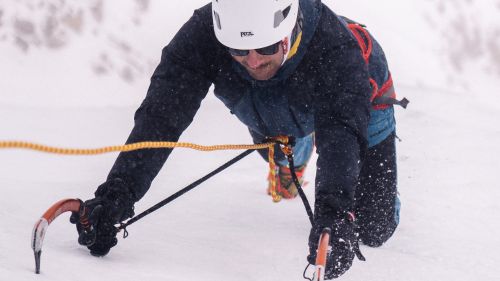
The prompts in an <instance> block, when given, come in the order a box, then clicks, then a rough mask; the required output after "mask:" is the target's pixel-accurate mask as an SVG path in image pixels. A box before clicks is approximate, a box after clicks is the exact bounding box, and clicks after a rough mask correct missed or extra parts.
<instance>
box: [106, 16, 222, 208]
mask: <svg viewBox="0 0 500 281" xmlns="http://www.w3.org/2000/svg"><path fill="white" fill-rule="evenodd" d="M205 10H206V9H205ZM205 14H206V13H205ZM209 15H210V14H209ZM207 22H210V24H207ZM210 25H211V19H210V21H207V17H206V15H205V16H203V15H202V14H201V12H200V10H197V11H195V13H194V15H193V16H192V17H191V18H190V19H189V21H188V22H187V23H185V24H184V26H183V27H182V28H181V29H180V30H179V31H178V33H177V34H176V35H175V37H174V38H173V39H172V41H171V42H170V43H169V44H168V45H167V46H166V47H165V48H164V49H163V52H162V56H161V62H160V64H159V65H158V67H157V68H156V70H155V72H154V74H153V76H152V78H151V84H150V86H149V89H148V92H147V96H146V98H145V99H144V101H143V102H142V104H141V106H140V107H139V109H138V110H137V111H136V113H135V118H134V121H135V125H134V128H133V130H132V132H131V134H130V136H129V138H128V140H127V143H134V142H140V141H174V142H175V141H177V140H178V139H179V137H180V135H181V133H182V132H183V131H184V130H185V129H186V128H187V127H188V126H189V124H190V123H191V122H192V120H193V118H194V116H195V114H196V112H197V110H198V108H199V107H200V103H201V101H202V100H203V99H204V97H205V96H206V94H207V91H208V89H209V87H210V85H211V84H212V81H213V78H212V77H211V75H212V74H211V73H215V72H216V71H213V70H212V69H211V68H213V67H214V64H213V63H212V60H213V53H214V51H213V50H212V49H211V48H214V45H215V44H213V42H214V41H213V38H212V37H213V35H212V34H213V31H212V28H211V26H210ZM209 54H211V55H209ZM171 151H172V149H146V150H139V151H133V152H124V153H121V154H120V155H119V156H118V158H117V160H116V162H115V164H114V165H113V167H112V169H111V172H110V173H109V175H108V178H107V181H112V180H113V179H117V178H119V179H121V180H122V181H123V182H124V183H125V185H126V187H127V188H128V189H129V191H130V192H131V193H132V194H133V197H134V198H135V200H136V201H138V200H139V199H140V198H141V197H142V196H144V194H145V193H146V192H147V190H148V189H149V187H150V185H151V182H152V181H153V179H154V178H155V177H156V175H157V174H158V172H159V171H160V169H161V168H162V166H163V164H164V163H165V161H166V160H167V158H168V156H169V154H170V153H171Z"/></svg>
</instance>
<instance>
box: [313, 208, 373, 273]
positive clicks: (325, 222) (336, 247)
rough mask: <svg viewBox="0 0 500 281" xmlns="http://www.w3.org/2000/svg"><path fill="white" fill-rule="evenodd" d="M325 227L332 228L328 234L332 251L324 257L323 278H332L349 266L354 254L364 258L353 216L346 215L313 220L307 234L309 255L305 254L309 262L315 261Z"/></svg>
mask: <svg viewBox="0 0 500 281" xmlns="http://www.w3.org/2000/svg"><path fill="white" fill-rule="evenodd" d="M325 227H328V228H330V229H331V230H332V231H331V235H330V246H332V251H331V252H329V253H328V256H327V259H326V268H325V279H333V278H337V277H339V276H341V275H342V274H344V273H345V272H346V271H347V270H349V268H351V265H352V261H353V260H354V256H355V255H356V256H357V257H358V259H360V260H363V261H364V260H365V258H364V257H363V255H362V254H361V252H360V250H359V245H358V235H357V234H356V232H355V227H354V221H353V217H351V215H346V217H345V218H337V219H332V218H322V219H316V220H315V223H314V226H313V227H312V229H311V233H310V234H309V256H307V261H308V262H309V263H310V264H315V262H316V251H317V249H318V242H319V236H320V234H321V232H322V230H323V229H324V228H325Z"/></svg>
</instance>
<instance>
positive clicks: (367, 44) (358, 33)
mask: <svg viewBox="0 0 500 281" xmlns="http://www.w3.org/2000/svg"><path fill="white" fill-rule="evenodd" d="M343 19H344V20H345V21H346V22H347V27H348V28H349V30H351V33H352V34H353V35H354V37H355V38H356V40H357V41H358V44H359V47H360V48H361V53H362V55H363V59H364V60H365V63H366V64H367V65H369V63H370V58H371V55H372V51H373V40H372V37H371V36H370V34H369V33H368V31H367V30H366V26H364V25H362V24H359V23H357V22H355V21H353V20H350V19H348V18H345V17H343ZM370 76H371V74H370ZM370 85H371V86H372V94H371V97H370V102H371V103H372V106H373V109H375V110H382V109H386V108H388V107H389V106H391V105H394V104H396V105H399V106H401V107H403V108H406V106H407V105H408V103H409V102H410V101H409V100H408V99H406V98H403V99H402V100H397V99H396V91H395V89H394V83H393V81H392V76H391V73H390V72H389V75H388V77H387V80H386V81H385V82H384V83H383V84H382V85H381V86H380V87H379V85H378V84H377V82H376V81H375V79H374V78H373V77H370Z"/></svg>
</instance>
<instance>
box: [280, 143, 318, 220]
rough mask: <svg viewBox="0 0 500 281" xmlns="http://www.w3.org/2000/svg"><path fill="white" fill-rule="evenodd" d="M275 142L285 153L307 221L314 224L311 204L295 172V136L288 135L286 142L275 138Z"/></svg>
mask: <svg viewBox="0 0 500 281" xmlns="http://www.w3.org/2000/svg"><path fill="white" fill-rule="evenodd" d="M277 143H278V144H279V145H280V147H281V151H283V153H284V154H285V155H286V158H287V160H288V166H289V167H290V173H291V175H292V180H293V183H294V184H295V186H296V187H297V191H298V192H299V196H300V199H301V200H302V203H303V204H304V208H305V209H306V213H307V216H308V217H309V221H310V222H311V225H314V214H313V211H312V209H311V205H310V204H309V200H307V196H306V194H305V193H304V190H303V189H302V184H301V183H300V181H299V178H298V177H297V173H296V172H295V163H294V160H293V149H292V147H293V146H294V145H295V138H293V137H288V139H287V141H286V142H282V141H280V140H277Z"/></svg>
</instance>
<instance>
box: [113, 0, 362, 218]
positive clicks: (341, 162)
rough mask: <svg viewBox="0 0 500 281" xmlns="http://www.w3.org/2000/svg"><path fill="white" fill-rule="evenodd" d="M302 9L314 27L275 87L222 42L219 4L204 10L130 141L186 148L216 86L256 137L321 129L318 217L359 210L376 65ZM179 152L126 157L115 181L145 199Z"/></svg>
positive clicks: (323, 11)
mask: <svg viewBox="0 0 500 281" xmlns="http://www.w3.org/2000/svg"><path fill="white" fill-rule="evenodd" d="M300 5H301V9H302V12H303V13H304V20H305V22H304V30H303V37H302V41H301V44H300V46H299V49H298V52H297V54H296V55H295V56H294V57H292V58H291V59H290V60H289V61H288V62H287V63H286V64H285V65H284V66H283V67H282V68H281V69H280V70H279V71H278V73H277V74H276V76H275V77H274V78H272V79H270V80H268V81H257V80H254V79H252V78H251V77H250V76H249V75H248V74H247V73H246V71H245V70H244V69H243V68H242V67H241V66H240V65H239V64H238V63H236V62H235V61H234V60H233V59H232V57H231V56H230V55H229V53H228V52H227V50H226V48H225V47H224V46H223V45H221V44H220V43H219V42H218V41H217V39H216V38H215V34H214V31H213V26H212V17H211V5H210V4H209V5H206V6H204V7H202V8H200V9H198V10H196V11H195V12H194V15H193V16H192V17H191V19H190V20H189V21H188V22H186V23H185V24H184V26H183V27H182V28H181V29H180V30H179V32H178V33H177V34H176V35H175V37H174V38H173V40H172V41H171V42H170V43H169V44H168V46H166V47H165V48H164V50H163V53H162V58H161V62H160V64H159V65H158V67H157V68H156V70H155V72H154V74H153V77H152V78H151V85H150V87H149V90H148V93H147V96H146V98H145V100H144V101H143V103H142V104H141V106H140V107H139V109H138V110H137V112H136V114H135V126H134V129H133V131H132V133H131V135H130V137H129V139H128V140H127V143H132V142H138V141H177V140H178V139H179V137H180V135H181V133H182V132H183V131H184V130H185V129H186V128H187V127H188V126H189V124H190V123H191V121H192V120H193V117H194V116H195V113H196V111H197V110H198V108H199V107H200V103H201V101H202V100H203V99H204V98H205V96H206V94H207V92H208V90H209V87H210V86H211V85H212V84H214V85H215V90H214V91H215V95H216V96H217V97H218V98H219V99H220V100H222V101H223V102H224V104H225V105H226V106H227V107H228V108H229V110H230V111H231V113H232V114H235V115H236V116H237V117H238V118H239V119H240V120H241V121H242V122H243V123H244V124H246V125H247V126H248V127H249V128H250V129H252V130H253V131H256V132H258V133H260V134H262V135H265V136H277V135H291V136H296V137H303V136H306V135H308V134H310V133H312V132H313V131H314V132H315V137H316V148H317V153H318V160H317V174H316V203H317V204H316V207H318V206H319V209H317V211H318V210H319V211H320V213H330V214H331V212H344V211H347V210H352V209H353V198H354V191H355V187H356V182H357V178H358V174H359V171H360V165H361V159H362V155H363V153H364V151H365V150H366V149H367V126H368V120H369V115H370V101H369V98H370V93H371V88H370V84H369V82H368V80H369V79H368V78H369V77H368V72H367V67H366V65H365V62H364V60H363V58H362V56H361V52H360V49H359V46H358V43H357V41H356V40H355V38H354V37H353V36H352V34H351V33H350V31H349V30H348V29H347V27H346V26H345V24H344V23H343V22H342V21H341V20H340V19H339V17H338V16H337V15H335V14H334V13H333V12H332V11H331V10H330V9H329V8H327V7H326V6H325V5H323V4H322V3H321V2H320V1H316V0H302V1H300ZM170 152H171V150H160V149H158V150H153V149H150V150H141V151H135V152H127V153H121V154H120V155H119V157H118V159H117V161H116V162H115V165H114V166H113V168H112V170H111V172H110V174H109V176H108V180H112V179H114V178H121V179H122V180H123V181H124V182H125V183H126V185H127V186H128V188H129V189H130V191H131V192H132V193H133V195H134V196H135V198H136V199H137V200H139V199H140V198H141V197H142V196H143V195H144V194H145V193H146V191H147V190H148V188H149V187H150V185H151V182H152V181H153V179H154V177H155V176H156V175H157V173H158V172H159V170H160V169H161V167H162V166H163V164H164V162H165V161H166V159H167V157H168V155H169V154H170ZM321 211H324V212H321Z"/></svg>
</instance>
